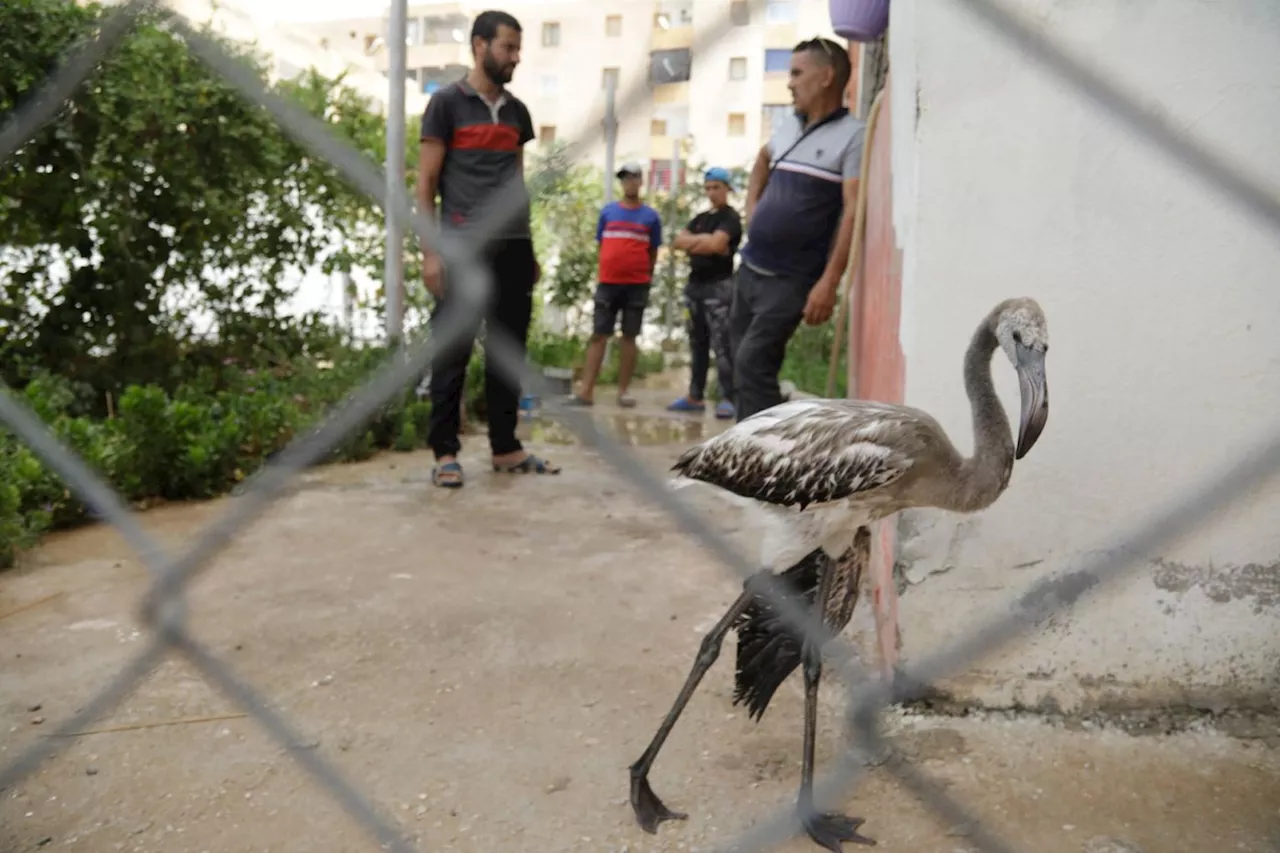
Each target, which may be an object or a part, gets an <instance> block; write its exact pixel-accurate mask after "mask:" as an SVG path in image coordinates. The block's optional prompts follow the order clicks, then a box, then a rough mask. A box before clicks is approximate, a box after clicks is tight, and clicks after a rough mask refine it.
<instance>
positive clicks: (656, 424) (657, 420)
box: [516, 414, 707, 447]
mask: <svg viewBox="0 0 1280 853" xmlns="http://www.w3.org/2000/svg"><path fill="white" fill-rule="evenodd" d="M594 418H595V422H596V425H597V426H598V427H599V428H600V429H602V430H606V431H608V432H609V433H610V434H612V435H613V437H614V438H616V439H618V440H619V441H621V442H622V443H623V444H628V445H631V446H633V447H648V446H653V445H659V444H686V443H691V442H696V441H701V440H702V439H703V438H704V437H705V436H706V435H707V424H706V423H705V422H703V421H702V420H701V419H697V420H695V419H693V418H664V417H659V416H654V415H626V414H597V415H594ZM516 434H517V435H518V436H519V437H520V439H521V440H522V441H523V440H529V441H535V442H545V443H546V444H583V442H582V441H580V440H579V439H578V436H577V435H575V434H574V433H573V432H572V431H571V430H570V429H569V428H568V427H567V426H565V425H564V424H562V423H560V422H559V421H555V420H551V419H550V418H543V417H538V418H533V419H531V420H521V422H520V426H519V428H518V429H517V430H516ZM587 446H589V443H588V444H587Z"/></svg>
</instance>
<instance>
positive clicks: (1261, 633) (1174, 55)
mask: <svg viewBox="0 0 1280 853" xmlns="http://www.w3.org/2000/svg"><path fill="white" fill-rule="evenodd" d="M1017 6H1018V7H1019V8H1020V9H1021V10H1022V11H1024V12H1025V13H1026V14H1028V15H1029V16H1030V18H1031V19H1032V20H1034V21H1036V22H1037V24H1038V25H1039V26H1041V27H1043V28H1044V29H1045V31H1047V32H1048V33H1050V34H1052V35H1053V36H1054V37H1055V38H1056V39H1059V40H1061V41H1062V42H1064V43H1065V44H1066V45H1067V46H1069V47H1070V49H1071V50H1072V51H1074V52H1075V53H1076V54H1077V55H1080V56H1083V57H1086V58H1088V59H1089V61H1091V62H1092V63H1094V64H1095V66H1096V67H1101V68H1102V69H1105V71H1106V76H1107V77H1108V78H1109V79H1111V80H1113V81H1115V82H1117V83H1118V84H1121V85H1123V86H1125V87H1128V88H1130V89H1133V90H1135V91H1140V92H1142V93H1143V96H1144V102H1145V103H1147V104H1153V105H1159V106H1160V107H1161V108H1162V109H1164V110H1165V111H1166V112H1167V113H1168V114H1169V115H1172V116H1174V117H1176V121H1177V123H1178V124H1179V125H1180V126H1181V127H1183V128H1185V129H1186V132H1187V133H1189V134H1194V135H1195V136H1197V137H1199V138H1200V139H1203V140H1206V141H1207V142H1208V143H1209V144H1211V145H1212V147H1213V148H1215V149H1216V150H1218V151H1220V152H1222V153H1223V154H1224V155H1226V156H1228V157H1230V158H1232V159H1234V160H1236V161H1239V162H1241V163H1244V164H1247V168H1248V170H1249V171H1250V172H1251V173H1252V174H1254V175H1257V176H1258V178H1259V180H1260V181H1261V182H1263V183H1265V184H1266V185H1267V186H1269V187H1271V188H1273V189H1277V190H1280V157H1277V156H1276V153H1277V151H1278V150H1280V149H1277V140H1280V101H1277V99H1276V92H1277V91H1280V5H1277V4H1276V3H1274V2H1272V0H1238V2H1235V3H1231V4H1212V3H1199V2H1191V0H1089V2H1077V3H1061V2H1054V0H1023V2H1021V3H1018V4H1017ZM890 32H891V40H892V44H891V52H890V57H891V62H892V69H893V70H892V73H893V77H894V87H895V88H894V91H893V97H894V103H893V114H894V127H893V132H894V146H895V151H894V152H893V168H894V173H895V174H894V181H895V196H896V204H897V206H898V210H897V218H898V220H899V222H898V227H899V239H900V240H901V241H902V243H903V248H904V250H905V252H906V266H905V269H904V282H903V291H904V292H903V321H902V322H903V329H902V337H903V343H904V350H905V354H906V361H907V377H906V378H907V385H906V388H907V402H908V403H910V404H912V405H915V406H920V407H922V408H924V409H927V410H928V411H930V412H932V413H933V414H934V415H936V416H937V417H938V418H939V420H940V421H941V422H942V424H943V425H944V427H945V428H946V429H947V430H948V432H949V433H950V434H951V435H952V436H953V439H954V440H955V441H956V443H957V446H959V447H960V448H961V450H962V451H964V452H968V451H969V450H970V449H971V447H972V438H971V431H970V430H971V428H970V422H969V407H968V403H967V400H966V398H965V396H964V391H963V387H962V384H961V358H962V355H963V352H964V349H965V346H966V343H967V341H968V339H969V336H970V334H971V333H972V330H973V328H974V326H975V325H976V324H977V323H978V321H979V320H980V319H981V318H982V317H983V316H984V315H985V314H986V312H987V311H988V310H989V309H990V308H991V307H992V306H993V305H994V304H995V303H996V302H998V301H999V300H1000V299H1002V298H1005V297H1009V296H1032V297H1035V298H1036V299H1038V300H1039V301H1040V303H1041V305H1042V306H1043V307H1044V309H1045V312H1046V314H1047V316H1048V320H1049V328H1050V339H1051V341H1052V346H1051V349H1050V352H1049V355H1048V359H1047V363H1048V378H1049V386H1050V394H1049V399H1050V404H1051V409H1050V417H1049V424H1048V428H1047V429H1046V431H1045V433H1044V435H1043V436H1042V438H1041V439H1040V443H1039V445H1038V446H1037V447H1036V448H1035V449H1034V450H1033V451H1032V453H1031V454H1030V455H1029V456H1028V457H1027V458H1026V459H1025V460H1023V461H1022V462H1020V463H1018V464H1017V466H1016V467H1015V469H1014V473H1013V480H1012V483H1011V485H1010V487H1009V490H1008V491H1007V492H1006V494H1005V495H1004V497H1003V498H1002V499H1001V500H1000V501H999V502H998V503H997V504H996V505H995V506H994V507H992V508H991V509H989V510H987V511H986V512H984V513H981V514H980V515H977V516H974V517H971V518H969V519H962V518H960V517H958V516H943V515H941V514H936V513H931V514H924V515H922V516H920V517H917V518H916V519H914V523H919V524H921V525H923V527H922V532H921V534H920V535H917V536H915V537H911V536H905V537H904V541H903V544H902V548H903V559H904V560H905V561H906V562H908V563H912V564H913V565H912V568H911V575H912V577H913V579H914V580H916V581H921V579H923V578H926V577H927V580H924V581H923V582H920V583H919V585H918V586H913V587H911V588H910V589H909V590H908V592H907V593H906V594H905V596H904V598H903V602H902V603H903V607H902V624H903V634H904V643H905V649H904V651H905V653H906V654H907V656H908V657H912V656H918V655H919V654H920V653H922V652H924V651H926V650H928V649H930V648H936V647H938V646H939V645H941V644H945V643H946V642H948V641H949V640H950V639H951V638H953V637H955V636H956V635H957V634H958V633H959V632H961V631H963V630H964V628H965V627H966V626H968V625H971V624H973V623H975V621H976V620H978V619H979V618H981V617H984V616H986V615H990V614H994V613H996V612H1000V611H1002V610H1003V609H1004V608H1005V607H1006V606H1007V603H1008V602H1009V601H1010V600H1011V599H1012V598H1014V597H1015V596H1016V594H1017V593H1018V592H1019V591H1020V590H1022V589H1024V588H1025V587H1026V586H1027V585H1028V584H1030V583H1032V582H1034V581H1036V580H1039V579H1041V578H1044V577H1046V576H1049V575H1051V574H1054V573H1057V572H1060V571H1063V570H1067V569H1072V568H1075V567H1077V566H1079V565H1080V563H1081V561H1082V560H1083V559H1084V558H1085V557H1086V556H1087V555H1088V554H1089V553H1090V551H1091V550H1092V549H1099V548H1103V549H1105V548H1107V547H1109V546H1110V544H1111V543H1112V542H1113V541H1114V537H1115V536H1116V535H1117V534H1119V533H1120V532H1122V531H1126V530H1130V529H1132V528H1133V527H1135V526H1136V525H1137V524H1138V523H1139V522H1140V521H1142V520H1143V519H1146V518H1147V517H1148V516H1149V514H1151V513H1154V512H1157V511H1159V510H1160V509H1161V508H1162V507H1165V506H1168V505H1169V503H1170V501H1172V500H1174V499H1177V498H1180V497H1182V496H1185V495H1186V494H1188V493H1190V492H1191V491H1192V490H1194V489H1195V488H1196V487H1197V486H1198V485H1199V484H1201V483H1203V482H1205V481H1206V479H1208V478H1210V477H1212V476H1214V475H1215V473H1216V472H1218V471H1219V470H1221V469H1223V468H1224V467H1226V466H1228V465H1229V464H1231V463H1232V462H1233V461H1234V460H1235V459H1236V458H1237V457H1238V456H1239V455H1241V454H1242V453H1243V452H1244V451H1245V450H1246V449H1247V448H1249V447H1251V446H1256V444H1257V443H1259V442H1260V441H1261V440H1263V438H1264V437H1266V436H1267V435H1269V434H1272V433H1274V432H1275V431H1276V430H1280V233H1278V232H1276V231H1275V230H1272V229H1269V228H1268V227H1267V226H1265V225H1263V224H1261V223H1260V222H1259V221H1257V220H1255V219H1253V218H1251V217H1250V216H1249V215H1247V214H1246V213H1244V212H1242V210H1241V208H1240V207H1239V206H1237V205H1235V204H1233V203H1231V202H1230V201H1229V200H1228V199H1227V198H1226V197H1224V196H1223V195H1222V194H1220V193H1219V192H1217V191H1216V190H1214V189H1212V188H1210V187H1208V186H1207V185H1206V183H1204V182H1203V181H1201V180H1199V179H1197V177H1196V176H1195V175H1192V174H1188V173H1186V172H1185V171H1184V170H1183V169H1182V168H1181V167H1180V166H1179V165H1177V164H1176V163H1175V162H1174V161H1173V160H1172V159H1171V158H1169V157H1168V156H1166V155H1164V154H1162V153H1161V152H1159V151H1158V150H1156V149H1154V148H1152V147H1151V146H1150V145H1148V144H1146V143H1145V142H1143V141H1141V140H1140V139H1137V138H1135V137H1134V136H1132V135H1131V134H1130V133H1129V131H1127V130H1126V129H1124V128H1123V127H1122V126H1121V125H1120V124H1119V122H1118V120H1117V119H1115V118H1113V117H1111V116H1110V114H1108V113H1106V112H1104V111H1103V109H1102V108H1100V107H1098V106H1095V105H1094V104H1093V103H1092V102H1090V101H1089V100H1087V99H1086V98H1085V97H1083V96H1082V95H1080V94H1077V93H1076V92H1075V91H1074V90H1073V89H1069V88H1068V87H1067V85H1066V84H1064V83H1061V82H1059V80H1058V79H1057V78H1056V77H1055V76H1054V75H1053V74H1052V72H1050V71H1047V70H1045V69H1044V68H1042V67H1041V66H1039V65H1037V64H1035V63H1034V62H1032V61H1030V60H1029V59H1028V58H1026V57H1024V56H1023V55H1022V54H1020V53H1019V52H1018V50H1017V49H1016V48H1015V47H1013V46H1011V45H1009V44H1007V43H1006V42H1005V41H1004V40H1003V39H1002V38H1001V37H1000V36H999V35H998V34H996V33H994V32H993V31H991V30H989V29H987V28H986V26H985V25H984V24H983V23H982V22H981V21H979V20H978V19H976V18H972V17H970V16H969V14H968V13H966V12H965V11H964V9H963V8H962V7H961V6H960V5H959V4H954V3H933V2H920V0H895V2H894V4H893V17H892V20H891V24H890ZM917 103H918V104H919V114H918V118H917V114H916V105H917ZM994 369H995V372H996V374H997V376H996V379H997V386H998V388H999V389H1000V390H1001V392H1002V395H1003V399H1004V400H1005V401H1006V408H1007V409H1008V410H1009V412H1010V416H1011V419H1015V421H1014V422H1015V424H1016V416H1017V386H1016V382H1015V380H1014V374H1013V371H1012V370H1011V369H1010V367H1009V365H1008V364H1007V362H1006V361H1005V360H1004V359H1003V357H1002V356H1001V355H999V354H997V356H996V362H995V368H994ZM1278 519H1280V481H1276V482H1274V483H1272V484H1271V486H1270V487H1269V488H1266V489H1263V490H1261V491H1259V492H1257V493H1254V494H1253V495H1251V496H1250V497H1249V499H1248V500H1246V501H1244V502H1243V503H1242V504H1241V505H1239V506H1238V507H1236V508H1233V509H1230V510H1225V511H1222V512H1218V513H1216V514H1215V516H1214V518H1213V521H1212V524H1211V526H1210V527H1209V529H1207V530H1206V531H1205V532H1203V533H1198V534H1196V535H1192V536H1189V537H1187V538H1186V539H1185V540H1184V541H1183V542H1180V543H1178V544H1176V545H1171V546H1170V547H1168V548H1166V549H1164V550H1163V551H1162V552H1161V553H1160V554H1159V555H1157V556H1158V557H1159V558H1161V559H1163V560H1165V561H1167V562H1169V563H1174V564H1178V565H1179V566H1181V567H1182V568H1180V569H1179V568H1175V569H1170V568H1167V567H1166V568H1164V569H1160V568H1158V567H1157V565H1155V564H1153V563H1152V562H1151V561H1150V560H1148V561H1146V562H1145V563H1144V564H1143V565H1142V566H1140V567H1138V568H1137V570H1136V573H1134V574H1133V575H1132V577H1131V579H1130V580H1127V581H1125V582H1123V583H1122V584H1120V585H1118V586H1115V587H1109V588H1107V589H1105V590H1102V591H1100V592H1098V593H1097V594H1096V595H1090V596H1087V597H1086V598H1085V599H1083V600H1082V601H1081V602H1080V604H1081V606H1080V607H1077V608H1076V609H1075V610H1074V611H1073V612H1072V613H1071V615H1069V616H1066V617H1059V618H1056V619H1054V620H1053V621H1052V622H1051V623H1050V624H1049V625H1047V626H1042V628H1041V633H1039V634H1038V635H1036V637H1035V638H1034V639H1033V640H1032V641H1030V642H1026V643H1022V644H1020V645H1018V646H1016V647H1014V648H1013V649H1012V650H1011V651H1009V652H1008V653H1006V654H1004V655H1003V656H1001V657H1000V658H999V659H997V660H990V661H987V662H985V663H983V664H982V665H981V666H979V667H978V668H976V669H975V670H973V671H971V672H970V673H969V674H968V675H967V676H965V677H964V678H963V679H960V680H958V681H957V682H955V683H954V684H953V686H954V687H956V689H958V690H960V692H961V693H963V694H965V695H967V696H970V697H972V698H977V699H979V700H981V701H984V702H988V703H994V704H1004V703H1007V702H1011V701H1014V700H1019V701H1025V702H1029V703H1035V702H1037V701H1039V700H1041V699H1043V698H1044V697H1045V696H1052V697H1053V699H1055V700H1057V701H1058V702H1059V703H1061V704H1063V705H1065V706H1071V705H1074V704H1080V703H1083V704H1088V703H1090V702H1092V701H1094V700H1098V701H1106V700H1107V699H1108V698H1112V699H1119V700H1122V701H1123V700H1128V701H1147V702H1170V701H1172V702H1177V701H1183V700H1188V701H1191V702H1193V703H1197V704H1199V703H1202V702H1206V701H1212V700H1207V699H1204V698H1203V697H1204V696H1206V695H1209V694H1212V695H1213V696H1216V697H1222V696H1226V695H1232V696H1235V697H1236V698H1237V699H1241V700H1242V699H1246V698H1248V699H1254V700H1257V699H1259V697H1261V698H1262V699H1264V700H1265V699H1267V698H1268V697H1269V699H1270V701H1271V702H1273V703H1280V667H1278V666H1277V663H1276V662H1277V661H1280V521H1278ZM905 532H907V531H906V530H905V528H904V533H905ZM952 565H954V569H953V570H950V571H947V569H948V567H949V566H952ZM1020 567H1021V568H1020ZM937 571H942V572H945V573H937V574H932V575H929V573H930V572H937ZM1174 576H1176V577H1179V578H1191V579H1194V581H1195V582H1193V583H1191V584H1190V586H1189V587H1188V588H1186V589H1170V588H1169V587H1181V586H1184V585H1183V584H1174V583H1170V582H1169V579H1170V577H1174ZM1211 596H1212V598H1211ZM1213 598H1219V599H1224V600H1221V601H1214V600H1213ZM1033 673H1034V675H1032V674H1033ZM1197 697H1200V698H1197Z"/></svg>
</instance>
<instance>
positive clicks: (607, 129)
mask: <svg viewBox="0 0 1280 853" xmlns="http://www.w3.org/2000/svg"><path fill="white" fill-rule="evenodd" d="M617 95H618V81H617V79H616V78H615V77H614V76H613V75H612V74H610V75H609V77H608V79H606V80H605V83H604V203H605V204H608V203H609V202H611V201H613V180H614V178H613V170H614V164H613V158H614V157H615V156H616V154H617V150H618V116H617V113H616V112H615V107H616V103H615V99H616V98H617Z"/></svg>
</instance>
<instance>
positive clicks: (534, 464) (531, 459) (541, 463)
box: [493, 453, 560, 474]
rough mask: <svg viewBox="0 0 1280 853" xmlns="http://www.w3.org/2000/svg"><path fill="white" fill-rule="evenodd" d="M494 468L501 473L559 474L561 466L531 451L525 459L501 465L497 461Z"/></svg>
mask: <svg viewBox="0 0 1280 853" xmlns="http://www.w3.org/2000/svg"><path fill="white" fill-rule="evenodd" d="M493 470H494V471H496V472H498V473H499V474H529V473H533V474H559V473H560V466H558V465H552V464H551V463H550V462H548V461H547V460H545V459H539V458H538V457H537V456H534V455H533V454H532V453H530V454H529V455H528V456H526V457H525V458H524V459H521V460H520V461H519V462H515V463H512V464H510V465H499V464H498V463H497V462H495V463H493Z"/></svg>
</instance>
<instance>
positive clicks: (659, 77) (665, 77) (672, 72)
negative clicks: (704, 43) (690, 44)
mask: <svg viewBox="0 0 1280 853" xmlns="http://www.w3.org/2000/svg"><path fill="white" fill-rule="evenodd" d="M692 67H693V62H692V59H691V57H690V54H689V48H687V47H681V48H677V49H675V50H655V51H653V52H652V53H650V54H649V82H650V83H652V84H653V85H655V86H661V85H662V84H664V83H685V82H687V81H688V80H689V72H690V70H691V69H692Z"/></svg>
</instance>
